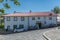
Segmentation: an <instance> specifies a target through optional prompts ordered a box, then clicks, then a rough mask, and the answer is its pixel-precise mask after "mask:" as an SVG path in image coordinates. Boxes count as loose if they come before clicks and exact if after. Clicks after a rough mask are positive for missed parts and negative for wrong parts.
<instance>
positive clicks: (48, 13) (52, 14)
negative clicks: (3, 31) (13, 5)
mask: <svg viewBox="0 0 60 40" xmlns="http://www.w3.org/2000/svg"><path fill="white" fill-rule="evenodd" d="M50 15H51V16H57V15H56V14H54V13H51V12H31V13H29V12H25V13H23V12H20V13H14V14H7V15H3V16H50Z"/></svg>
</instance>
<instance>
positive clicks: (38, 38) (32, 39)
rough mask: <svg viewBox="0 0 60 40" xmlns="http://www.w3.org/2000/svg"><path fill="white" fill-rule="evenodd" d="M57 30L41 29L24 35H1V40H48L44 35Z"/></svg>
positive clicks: (23, 33)
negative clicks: (46, 32)
mask: <svg viewBox="0 0 60 40" xmlns="http://www.w3.org/2000/svg"><path fill="white" fill-rule="evenodd" d="M52 29H56V28H48V29H40V30H33V31H28V32H22V33H15V34H8V35H0V40H46V39H45V38H44V37H43V36H42V34H43V33H44V32H45V31H48V30H52Z"/></svg>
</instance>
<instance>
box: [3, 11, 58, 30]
mask: <svg viewBox="0 0 60 40" xmlns="http://www.w3.org/2000/svg"><path fill="white" fill-rule="evenodd" d="M4 18H5V19H4V22H5V27H4V29H8V30H14V29H16V28H20V29H24V30H28V29H29V28H30V27H31V28H35V27H36V28H37V27H38V28H41V27H49V26H51V25H54V26H55V25H57V15H56V14H54V13H50V12H32V13H23V14H22V13H15V14H7V15H4Z"/></svg>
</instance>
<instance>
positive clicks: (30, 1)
mask: <svg viewBox="0 0 60 40" xmlns="http://www.w3.org/2000/svg"><path fill="white" fill-rule="evenodd" d="M19 2H21V5H20V6H16V5H14V4H13V3H12V2H9V4H10V5H11V9H6V11H5V13H13V12H14V11H17V12H29V10H32V12H45V11H46V12H47V11H50V10H51V9H53V8H54V7H55V6H59V7H60V0H19ZM0 5H1V6H0V8H3V6H2V4H0Z"/></svg>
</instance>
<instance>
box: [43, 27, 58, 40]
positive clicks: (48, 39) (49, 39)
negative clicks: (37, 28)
mask: <svg viewBox="0 0 60 40" xmlns="http://www.w3.org/2000/svg"><path fill="white" fill-rule="evenodd" d="M55 30H58V29H57V28H56V29H55ZM55 30H53V29H52V30H49V31H46V32H44V33H43V37H44V38H45V39H47V40H51V38H49V37H48V36H46V33H47V32H50V31H55Z"/></svg>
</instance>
